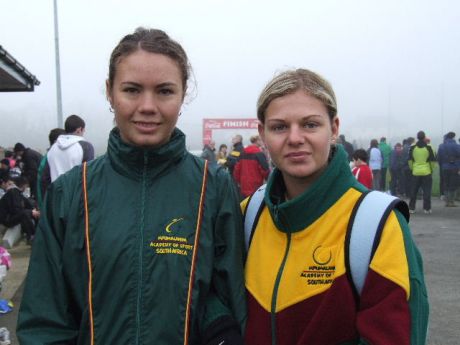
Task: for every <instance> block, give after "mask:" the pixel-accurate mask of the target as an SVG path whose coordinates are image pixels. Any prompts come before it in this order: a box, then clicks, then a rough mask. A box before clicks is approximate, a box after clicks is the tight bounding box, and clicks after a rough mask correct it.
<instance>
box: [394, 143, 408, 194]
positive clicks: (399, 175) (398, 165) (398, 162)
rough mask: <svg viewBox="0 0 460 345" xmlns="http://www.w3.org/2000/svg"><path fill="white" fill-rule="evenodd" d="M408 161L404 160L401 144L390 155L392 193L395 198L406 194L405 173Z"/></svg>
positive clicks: (397, 144)
mask: <svg viewBox="0 0 460 345" xmlns="http://www.w3.org/2000/svg"><path fill="white" fill-rule="evenodd" d="M406 164H407V161H406V160H405V159H404V153H403V147H402V145H401V143H396V145H395V147H394V149H393V151H391V155H390V176H391V180H390V193H391V195H394V196H399V195H403V194H404V186H403V173H404V167H405V165H406Z"/></svg>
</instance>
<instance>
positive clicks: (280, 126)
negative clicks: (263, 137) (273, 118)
mask: <svg viewBox="0 0 460 345" xmlns="http://www.w3.org/2000/svg"><path fill="white" fill-rule="evenodd" d="M286 128H287V126H286V125H273V126H272V131H274V132H279V131H282V130H284V129H286Z"/></svg>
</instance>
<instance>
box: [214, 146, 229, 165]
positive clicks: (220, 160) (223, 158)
mask: <svg viewBox="0 0 460 345" xmlns="http://www.w3.org/2000/svg"><path fill="white" fill-rule="evenodd" d="M216 158H217V164H219V165H220V166H223V167H225V168H227V145H225V144H221V145H220V146H219V152H217V157H216Z"/></svg>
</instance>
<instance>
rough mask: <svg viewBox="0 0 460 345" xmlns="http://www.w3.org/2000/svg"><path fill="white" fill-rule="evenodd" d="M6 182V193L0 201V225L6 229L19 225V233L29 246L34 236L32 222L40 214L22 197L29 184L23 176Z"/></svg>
mask: <svg viewBox="0 0 460 345" xmlns="http://www.w3.org/2000/svg"><path fill="white" fill-rule="evenodd" d="M6 176H7V175H6ZM2 182H5V181H2ZM7 182H9V185H8V187H7V190H6V193H5V195H4V196H3V197H2V198H1V199H0V223H1V224H3V225H5V226H6V227H13V226H16V225H18V224H20V225H21V231H22V232H23V233H24V234H25V236H26V240H27V244H31V243H32V240H33V237H34V235H35V224H34V222H35V220H38V218H39V217H40V212H39V211H38V210H37V209H35V208H34V207H33V204H32V203H31V202H30V200H29V199H28V198H26V197H25V196H24V195H23V193H24V191H25V189H26V188H27V187H28V185H29V183H28V181H27V179H26V178H25V177H24V176H20V177H18V178H16V179H14V180H12V181H7Z"/></svg>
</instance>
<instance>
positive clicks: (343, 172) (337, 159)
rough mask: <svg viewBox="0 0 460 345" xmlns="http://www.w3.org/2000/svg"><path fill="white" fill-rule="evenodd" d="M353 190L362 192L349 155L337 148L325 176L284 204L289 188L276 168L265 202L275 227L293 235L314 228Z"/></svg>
mask: <svg viewBox="0 0 460 345" xmlns="http://www.w3.org/2000/svg"><path fill="white" fill-rule="evenodd" d="M350 187H355V188H357V189H359V190H362V189H363V187H361V186H360V185H359V184H358V182H357V181H356V179H355V177H354V176H353V175H352V174H351V171H350V167H349V165H348V156H347V153H346V152H345V150H344V149H343V148H342V147H341V145H338V146H337V148H336V149H335V151H334V152H333V156H332V159H331V160H330V162H329V164H328V166H327V168H326V170H325V171H324V173H323V174H322V175H321V176H320V177H319V178H318V179H317V180H316V181H315V182H313V184H312V185H311V186H310V187H308V189H307V190H306V191H305V192H304V193H302V194H301V195H299V196H297V197H295V198H294V199H291V200H288V201H284V193H285V191H286V188H285V186H284V181H283V177H282V174H281V171H279V170H278V169H277V168H276V169H275V170H274V171H273V173H272V174H271V175H270V177H269V180H268V183H267V189H266V192H265V199H264V200H265V203H266V205H267V206H268V209H269V211H270V214H271V216H272V218H273V221H274V223H275V225H276V227H277V228H278V229H279V230H280V231H283V232H287V233H292V232H297V231H300V230H303V229H305V228H306V227H307V226H309V225H310V224H312V223H313V222H314V221H315V220H316V219H318V218H319V217H320V216H321V215H322V214H323V213H324V212H326V211H327V210H328V209H329V208H330V207H331V206H332V205H333V204H334V203H336V201H337V200H338V199H339V198H340V197H342V195H343V194H344V193H345V192H346V191H347V190H348V189H349V188H350Z"/></svg>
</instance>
